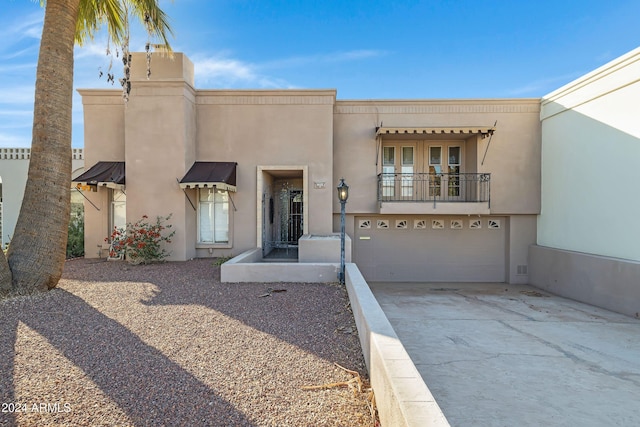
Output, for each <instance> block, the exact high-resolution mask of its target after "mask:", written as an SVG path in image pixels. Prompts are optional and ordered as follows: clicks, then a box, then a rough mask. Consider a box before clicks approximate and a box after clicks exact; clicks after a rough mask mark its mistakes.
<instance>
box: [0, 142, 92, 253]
mask: <svg viewBox="0 0 640 427" xmlns="http://www.w3.org/2000/svg"><path fill="white" fill-rule="evenodd" d="M72 155H73V163H72V165H73V174H72V177H71V178H73V177H76V176H78V175H80V174H81V173H82V172H83V170H84V152H83V149H82V148H74V149H73V154H72ZM30 158H31V149H29V148H0V234H1V235H2V238H1V239H0V241H1V242H2V247H3V248H4V247H6V245H7V244H8V243H9V242H10V241H11V238H12V237H13V230H14V228H15V226H16V222H17V221H18V215H19V214H20V206H21V205H22V197H23V195H24V188H25V185H26V183H27V173H28V171H29V159H30ZM69 185H71V182H69ZM71 197H72V199H71V200H72V201H74V202H78V203H82V195H81V194H80V193H78V192H77V191H75V190H74V191H73V192H72V193H71Z"/></svg>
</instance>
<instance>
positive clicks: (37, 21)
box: [0, 10, 44, 46]
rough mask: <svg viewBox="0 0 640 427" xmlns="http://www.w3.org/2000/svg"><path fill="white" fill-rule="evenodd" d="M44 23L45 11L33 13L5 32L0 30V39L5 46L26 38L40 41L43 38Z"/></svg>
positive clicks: (8, 27) (7, 28) (6, 28)
mask: <svg viewBox="0 0 640 427" xmlns="http://www.w3.org/2000/svg"><path fill="white" fill-rule="evenodd" d="M43 23H44V10H41V11H38V12H34V13H31V14H29V15H27V16H26V17H24V19H20V20H16V21H15V22H14V23H12V24H11V25H9V26H7V27H5V29H4V30H0V38H2V40H3V44H4V45H5V46H7V45H8V44H11V43H12V42H16V41H18V40H22V39H24V38H31V39H37V40H39V39H40V37H41V36H42V25H43Z"/></svg>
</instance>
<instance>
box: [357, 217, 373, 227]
mask: <svg viewBox="0 0 640 427" xmlns="http://www.w3.org/2000/svg"><path fill="white" fill-rule="evenodd" d="M358 228H371V220H370V219H361V220H359V221H358Z"/></svg>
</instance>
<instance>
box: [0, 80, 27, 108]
mask: <svg viewBox="0 0 640 427" xmlns="http://www.w3.org/2000/svg"><path fill="white" fill-rule="evenodd" d="M3 83H7V82H6V81H5V82H3ZM0 93H2V97H0V105H2V104H5V105H22V104H30V105H31V106H33V102H34V93H35V82H34V83H33V84H30V85H28V84H27V85H20V86H8V87H3V86H0Z"/></svg>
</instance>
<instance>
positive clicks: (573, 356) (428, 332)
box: [369, 283, 640, 427]
mask: <svg viewBox="0 0 640 427" xmlns="http://www.w3.org/2000/svg"><path fill="white" fill-rule="evenodd" d="M369 285H370V287H371V290H372V291H373V293H374V295H375V297H376V299H377V300H378V302H379V303H380V306H381V307H382V309H383V311H384V312H385V314H386V316H387V318H388V319H389V321H390V322H391V325H392V326H393V328H394V329H395V331H396V333H397V334H398V336H399V338H400V340H401V341H402V343H403V344H404V347H405V348H406V350H407V352H408V353H409V355H410V357H411V358H412V360H413V361H414V363H415V365H416V367H417V368H418V370H419V371H420V374H421V375H422V377H423V379H424V380H425V382H426V383H427V386H428V387H429V389H430V390H431V392H432V393H433V395H434V397H435V399H436V401H437V402H438V404H439V405H440V407H441V408H442V411H443V412H444V414H445V416H446V417H447V419H448V420H449V422H450V424H451V425H452V426H454V427H462V426H465V427H466V426H474V427H476V426H509V427H511V426H536V427H538V426H571V427H574V426H581V427H587V426H594V427H603V426H638V425H640V320H638V319H634V318H630V317H627V316H623V315H621V314H616V313H612V312H610V311H606V310H603V309H599V308H597V307H593V306H589V305H586V304H581V303H578V302H575V301H572V300H569V299H566V298H561V297H557V296H553V295H550V294H548V293H546V292H543V291H540V290H538V289H536V288H533V287H528V286H517V285H507V284H486V283H482V284H461V283H437V284H433V283H431V284H416V283H369Z"/></svg>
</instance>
